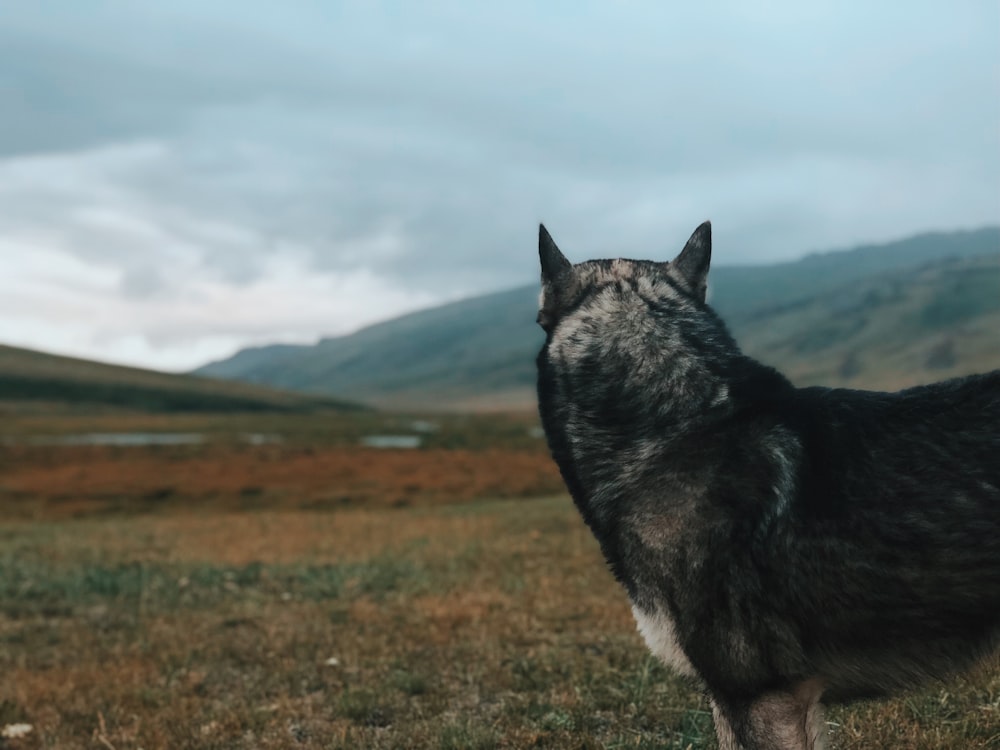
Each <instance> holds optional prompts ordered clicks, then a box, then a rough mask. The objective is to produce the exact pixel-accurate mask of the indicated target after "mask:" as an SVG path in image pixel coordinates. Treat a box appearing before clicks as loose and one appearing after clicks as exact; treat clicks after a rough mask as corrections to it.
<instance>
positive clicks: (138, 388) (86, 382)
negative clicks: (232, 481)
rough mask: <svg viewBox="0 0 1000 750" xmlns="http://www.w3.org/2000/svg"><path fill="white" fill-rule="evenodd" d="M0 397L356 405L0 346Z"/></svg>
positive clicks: (154, 406)
mask: <svg viewBox="0 0 1000 750" xmlns="http://www.w3.org/2000/svg"><path fill="white" fill-rule="evenodd" d="M0 402H2V403H3V404H4V405H5V406H6V407H7V408H14V407H17V406H18V405H23V404H25V403H26V402H30V403H33V404H36V405H37V404H40V403H44V404H48V405H50V406H53V407H55V408H67V407H68V408H73V409H79V408H81V407H82V408H105V409H106V408H114V409H125V410H135V411H143V412H180V411H184V412H258V411H268V412H302V411H315V410H319V409H348V408H352V409H356V408H360V407H358V406H357V405H356V404H350V403H347V402H345V401H341V400H337V399H333V398H328V397H316V396H309V395H304V394H301V393H289V392H285V391H280V390H275V389H274V388H265V387H263V386H254V385H248V384H246V383H237V382H232V381H225V380H218V379H215V378H204V377H198V376H194V375H171V374H167V373H162V372H154V371H152V370H143V369H139V368H135V367H121V366H118V365H109V364H104V363H101V362H92V361H89V360H84V359H75V358H73V357H61V356H57V355H54V354H46V353H44V352H38V351H33V350H30V349H21V348H18V347H13V346H4V345H0Z"/></svg>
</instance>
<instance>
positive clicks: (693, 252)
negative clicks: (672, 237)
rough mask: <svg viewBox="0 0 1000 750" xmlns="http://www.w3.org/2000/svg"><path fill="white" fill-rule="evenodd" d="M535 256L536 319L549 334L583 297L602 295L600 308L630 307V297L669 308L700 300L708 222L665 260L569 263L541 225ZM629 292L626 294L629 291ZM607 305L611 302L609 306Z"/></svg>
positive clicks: (705, 268) (705, 269)
mask: <svg viewBox="0 0 1000 750" xmlns="http://www.w3.org/2000/svg"><path fill="white" fill-rule="evenodd" d="M538 256H539V259H540V260H541V264H542V294H541V298H540V300H539V311H538V323H539V325H541V326H542V328H543V329H544V330H545V331H546V332H547V333H551V332H552V331H553V330H554V329H555V328H556V326H557V325H558V324H559V322H560V321H561V320H562V319H563V318H565V317H567V315H571V314H572V313H573V312H574V311H576V310H577V309H578V308H579V307H580V305H581V304H582V303H583V302H585V301H587V298H588V297H590V298H593V297H595V296H597V297H601V298H602V304H601V305H600V307H601V308H602V309H604V310H605V311H606V312H610V310H611V308H613V307H621V306H625V307H628V306H629V304H628V303H629V301H630V300H629V299H627V298H629V297H631V298H633V299H632V300H631V301H635V300H637V299H639V298H642V299H645V300H647V301H661V302H664V303H669V304H670V305H671V306H681V307H683V306H684V303H685V302H687V303H690V304H691V305H700V304H703V303H704V302H705V291H706V289H707V287H708V266H709V263H710V262H711V258H712V225H711V223H710V222H707V221H706V222H705V223H703V224H702V225H701V226H699V227H698V228H697V229H695V230H694V234H692V235H691V238H690V239H689V240H688V241H687V244H686V245H684V249H683V250H681V252H680V254H679V255H678V256H677V257H676V258H675V259H674V260H672V261H670V262H669V263H657V262H653V261H639V260H625V259H618V260H591V261H587V262H586V263H581V264H579V265H577V266H574V265H573V264H571V263H570V262H569V261H568V260H567V259H566V256H565V255H563V254H562V252H561V251H560V250H559V248H558V247H557V246H556V243H555V241H554V240H553V239H552V236H551V235H550V234H549V233H548V230H546V229H545V226H544V225H540V226H539V227H538ZM630 292H631V294H630ZM608 303H610V304H608Z"/></svg>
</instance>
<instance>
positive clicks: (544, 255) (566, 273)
mask: <svg viewBox="0 0 1000 750" xmlns="http://www.w3.org/2000/svg"><path fill="white" fill-rule="evenodd" d="M538 259H539V260H540V261H541V262H542V283H543V284H547V285H550V286H552V287H553V288H555V289H558V288H559V287H561V286H565V285H566V284H567V283H568V282H569V280H570V279H571V278H572V274H573V264H572V263H570V262H569V261H568V260H566V256H565V255H563V254H562V252H561V251H560V250H559V248H558V247H556V243H555V240H553V239H552V235H551V234H549V230H547V229H546V228H545V225H544V224H539V225H538Z"/></svg>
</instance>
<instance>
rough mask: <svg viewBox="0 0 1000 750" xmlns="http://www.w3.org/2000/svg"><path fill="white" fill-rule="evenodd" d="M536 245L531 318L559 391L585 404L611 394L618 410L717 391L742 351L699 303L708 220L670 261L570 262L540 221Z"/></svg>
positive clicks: (713, 396)
mask: <svg viewBox="0 0 1000 750" xmlns="http://www.w3.org/2000/svg"><path fill="white" fill-rule="evenodd" d="M538 253H539V258H540V260H541V266H542V292H541V298H540V301H539V312H538V323H539V325H541V327H542V328H543V329H544V330H545V332H546V334H547V336H546V343H545V348H544V349H543V350H542V354H541V355H540V357H539V368H540V370H543V369H547V370H548V371H549V375H550V376H552V377H556V375H557V376H558V378H557V379H558V380H559V382H560V384H561V387H560V388H558V389H557V390H559V391H560V392H561V393H560V395H561V397H562V398H572V399H573V401H574V403H576V404H577V405H578V406H579V407H581V408H583V409H591V410H593V409H595V408H597V407H598V405H599V404H603V407H610V406H611V405H612V404H611V402H614V403H613V405H614V408H615V409H616V410H618V411H619V412H621V411H622V410H628V409H629V407H633V408H648V407H653V408H654V409H665V408H669V409H670V410H671V411H673V412H674V413H675V414H677V413H680V412H683V411H686V410H687V409H686V408H685V407H700V408H704V407H705V406H707V405H709V404H711V403H712V402H713V401H717V399H718V398H719V397H720V396H722V395H723V394H722V391H723V390H724V385H723V383H722V382H720V375H721V372H720V368H724V366H725V364H726V363H727V362H728V361H729V359H730V358H731V357H732V356H733V355H738V353H739V352H738V349H737V348H736V345H735V343H734V342H733V340H732V338H731V337H730V336H729V334H728V332H727V331H726V329H725V326H724V325H723V324H722V321H721V320H719V318H718V317H717V316H716V315H715V313H713V312H712V311H711V309H709V307H708V306H707V305H706V304H705V292H706V288H707V283H708V268H709V262H710V260H711V254H712V228H711V225H710V224H709V223H708V222H707V221H706V222H705V223H704V224H702V225H701V226H699V227H698V228H697V229H696V230H695V231H694V233H693V234H692V235H691V238H690V239H689V240H688V241H687V244H685V245H684V248H683V249H682V250H681V252H680V253H679V254H678V255H677V257H676V258H674V259H673V260H672V261H669V262H656V261H643V260H626V259H617V260H591V261H587V262H585V263H580V264H577V265H573V264H572V263H570V262H569V261H568V260H567V259H566V256H564V255H563V254H562V252H560V250H559V248H558V247H556V244H555V242H554V241H553V239H552V237H551V235H549V233H548V231H546V229H545V227H544V226H541V227H539V237H538ZM540 375H543V376H544V373H542V372H540ZM542 395H543V396H544V395H545V394H542ZM706 399H707V401H706ZM595 416H596V415H595Z"/></svg>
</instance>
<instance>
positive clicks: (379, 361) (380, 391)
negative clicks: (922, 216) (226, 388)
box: [196, 228, 1000, 408]
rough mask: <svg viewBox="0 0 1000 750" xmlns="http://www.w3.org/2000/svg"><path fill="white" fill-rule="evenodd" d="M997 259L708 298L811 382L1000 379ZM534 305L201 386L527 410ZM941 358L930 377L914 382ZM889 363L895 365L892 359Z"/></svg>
mask: <svg viewBox="0 0 1000 750" xmlns="http://www.w3.org/2000/svg"><path fill="white" fill-rule="evenodd" d="M997 254H1000V228H987V229H981V230H977V231H969V232H951V233H931V234H924V235H919V236H916V237H911V238H908V239H905V240H900V241H898V242H892V243H889V244H885V245H876V246H864V247H858V248H855V249H853V250H846V251H835V252H828V253H821V254H814V255H810V256H807V257H805V258H803V259H801V260H799V261H795V262H791V263H781V264H774V265H766V266H745V267H734V266H725V265H721V266H719V267H717V268H714V269H713V271H712V274H711V276H710V291H709V295H710V301H711V304H712V305H713V306H714V307H715V308H716V310H718V311H719V313H720V314H721V315H722V316H723V318H725V319H726V321H727V322H728V323H729V325H730V326H731V327H732V329H733V331H734V333H735V335H736V336H737V339H738V340H739V341H740V343H741V345H742V346H743V347H744V349H745V350H746V351H747V352H748V353H750V354H752V355H754V356H758V357H760V358H761V359H763V360H764V361H767V362H769V363H771V364H773V365H775V366H778V367H779V368H781V369H784V370H786V371H788V372H789V373H790V374H791V375H792V376H793V377H795V378H796V379H797V380H800V381H801V382H815V380H816V379H827V380H830V381H832V382H835V383H836V382H849V383H853V384H857V385H859V386H860V385H862V384H871V385H873V386H875V385H883V384H885V383H895V382H904V381H906V380H907V377H909V376H914V375H915V376H917V377H918V378H922V379H931V378H933V377H937V376H944V375H947V374H949V373H952V372H958V371H967V370H968V369H969V368H976V367H979V366H980V365H982V366H987V365H988V366H990V367H997V366H1000V357H997V355H995V354H993V353H992V352H993V350H995V349H997V348H998V347H997V346H996V343H997V342H996V337H995V335H994V334H992V333H991V330H992V331H996V330H997V329H996V328H995V327H994V328H993V329H989V328H988V326H987V323H988V322H989V320H990V317H989V316H990V315H992V314H993V313H994V312H996V310H997V309H1000V301H998V300H1000V286H998V285H996V284H995V282H996V278H995V274H994V271H995V268H994V266H995V256H996V255H997ZM526 262H531V263H533V262H534V257H533V256H531V257H529V258H526ZM980 272H982V274H983V275H982V277H981V278H979V277H978V276H977V274H979V273H980ZM960 279H964V281H960ZM963 285H964V286H963ZM991 285H992V286H991ZM891 290H895V291H893V292H892V293H890V291H891ZM970 290H971V291H970ZM994 292H996V293H994ZM537 294H538V292H537V287H536V286H535V285H530V286H525V287H521V288H518V289H514V290H510V291H506V292H500V293H496V294H490V295H485V296H482V297H476V298H473V299H467V300H462V301H459V302H454V303H451V304H448V305H444V306H441V307H437V308H434V309H430V310H424V311H421V312H417V313H414V314H411V315H406V316H403V317H401V318H397V319H395V320H390V321H387V322H384V323H380V324H377V325H374V326H370V327H368V328H365V329H363V330H361V331H358V332H357V333H354V334H352V335H349V336H342V337H337V338H328V339H323V340H321V341H320V342H318V343H317V344H316V345H314V346H274V347H260V348H255V349H247V350H243V351H241V352H239V353H238V354H236V355H235V356H234V357H232V358H230V359H227V360H224V361H221V362H215V363H212V364H209V365H206V366H205V367H202V368H200V369H198V370H197V371H196V373H197V374H200V375H207V376H212V377H229V378H235V379H239V380H243V381H246V382H251V383H259V384H268V385H273V386H279V387H282V388H290V389H294V390H300V391H304V392H310V393H321V394H337V395H339V396H345V397H350V398H354V399H359V400H364V401H368V402H371V403H377V404H383V405H393V406H414V405H422V406H424V405H433V406H436V407H441V408H468V407H473V408H484V407H505V406H529V405H530V404H531V403H532V399H533V388H534V377H535V374H534V356H535V354H536V353H537V351H538V348H539V347H540V345H541V343H542V334H541V331H540V330H539V329H538V327H537V326H536V325H535V323H534V318H535V313H536V307H537ZM955 295H958V297H955ZM973 299H974V300H976V302H974V303H973V302H971V301H970V300H973ZM959 300H962V301H959ZM848 301H853V302H848ZM963 305H964V306H965V307H963ZM847 321H850V322H847ZM895 326H902V328H896V327H895ZM824 331H825V332H826V333H824ZM949 337H950V338H949ZM827 339H829V342H828V343H826V342H827ZM807 341H808V342H811V343H808V344H807V343H805V342H807ZM948 341H950V342H951V343H948ZM904 342H905V346H906V347H907V349H906V351H907V352H908V354H907V355H906V356H904V355H903V354H902V353H901V350H900V351H897V350H898V349H899V347H900V346H903V344H904ZM934 347H940V354H939V356H937V357H933V358H930V359H931V360H933V362H934V363H935V364H934V366H933V367H932V368H931V370H930V371H927V372H926V373H925V372H924V370H923V369H920V368H918V369H916V370H914V369H913V367H914V365H915V363H918V362H921V361H924V360H927V359H928V358H929V357H930V354H929V353H928V352H929V350H930V349H933V348H934ZM890 350H891V351H893V352H896V353H897V354H898V356H895V355H894V356H895V358H893V357H889V358H886V357H885V356H883V355H884V354H885V353H886V351H890ZM935 351H937V350H935ZM949 351H950V354H949ZM876 352H878V353H879V354H878V355H876V354H875V353H876ZM921 357H923V360H922V359H921ZM952 360H953V364H951V365H948V366H945V364H944V363H946V362H950V361H952ZM990 363H992V364H990ZM895 368H899V369H895Z"/></svg>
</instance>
